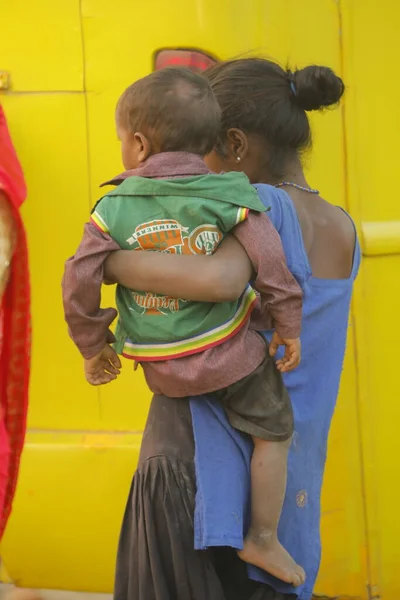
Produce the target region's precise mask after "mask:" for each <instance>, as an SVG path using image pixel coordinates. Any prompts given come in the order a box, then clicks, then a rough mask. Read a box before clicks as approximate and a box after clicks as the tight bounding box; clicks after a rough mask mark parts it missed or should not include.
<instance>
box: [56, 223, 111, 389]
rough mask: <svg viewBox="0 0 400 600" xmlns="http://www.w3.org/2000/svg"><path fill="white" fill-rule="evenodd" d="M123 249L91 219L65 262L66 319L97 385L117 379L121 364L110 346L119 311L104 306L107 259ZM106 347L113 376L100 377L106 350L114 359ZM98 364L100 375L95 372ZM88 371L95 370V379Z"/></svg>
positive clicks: (63, 284) (63, 286) (73, 338)
mask: <svg viewBox="0 0 400 600" xmlns="http://www.w3.org/2000/svg"><path fill="white" fill-rule="evenodd" d="M119 249H120V247H119V245H118V244H117V243H116V242H115V241H114V240H113V239H112V238H111V237H110V236H109V235H108V234H104V233H102V232H101V231H98V230H97V229H96V228H95V227H94V225H93V224H92V223H87V224H86V225H85V229H84V234H83V238H82V241H81V243H80V245H79V248H78V250H77V251H76V253H75V255H74V256H72V257H71V258H70V259H69V260H67V262H66V264H65V271H64V277H63V282H62V291H63V303H64V313H65V320H66V321H67V324H68V330H69V334H70V336H71V338H72V340H73V341H74V343H75V345H76V346H77V347H78V349H79V351H80V352H81V354H82V356H83V357H84V359H85V360H87V361H88V363H87V364H85V372H86V375H87V379H88V381H89V382H90V383H93V384H94V385H98V384H99V383H107V381H106V379H107V380H108V381H109V380H111V379H115V376H116V374H117V373H116V368H115V367H116V365H118V364H119V367H117V369H118V368H120V362H119V359H118V357H117V355H116V354H115V352H114V350H112V348H110V346H108V344H109V343H110V342H113V341H114V336H113V334H112V333H111V331H110V330H109V327H110V325H111V323H112V321H113V320H114V319H115V317H116V316H117V311H116V310H115V309H114V308H106V309H102V308H100V301H101V285H102V282H103V270H104V261H105V259H106V258H107V256H108V255H109V253H110V252H113V251H115V250H119ZM106 348H109V350H111V351H112V353H113V355H115V356H113V358H114V360H112V362H113V364H114V367H112V365H110V371H111V373H108V375H110V376H111V377H108V376H105V377H104V380H102V381H98V372H99V369H102V371H103V372H104V368H102V365H103V363H104V353H106V354H107V357H106V358H105V360H106V361H107V362H108V361H110V360H111V356H109V354H110V352H109V350H106ZM94 368H96V373H97V375H96V374H94V373H93V369H94ZM88 373H92V375H91V377H92V380H90V377H88ZM112 375H114V376H112ZM95 379H96V382H95V381H94V380H95Z"/></svg>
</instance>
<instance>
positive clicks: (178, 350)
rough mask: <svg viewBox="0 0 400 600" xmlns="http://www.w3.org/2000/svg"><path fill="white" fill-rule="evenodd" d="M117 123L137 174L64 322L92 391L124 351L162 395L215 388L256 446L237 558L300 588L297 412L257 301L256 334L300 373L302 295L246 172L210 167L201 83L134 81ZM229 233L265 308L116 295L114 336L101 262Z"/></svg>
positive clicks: (90, 239) (91, 235) (102, 205)
mask: <svg viewBox="0 0 400 600" xmlns="http://www.w3.org/2000/svg"><path fill="white" fill-rule="evenodd" d="M116 126H117V133H118V136H119V139H120V140H121V147H122V159H123V163H124V166H125V169H127V171H126V172H125V173H123V174H122V175H120V176H118V177H116V178H115V179H114V180H112V181H111V182H109V183H113V184H116V185H117V186H118V187H116V189H114V190H113V191H111V192H109V193H108V194H106V195H105V196H104V197H103V198H102V199H101V200H100V201H99V202H98V203H97V205H96V206H95V208H94V210H93V212H92V217H91V222H90V223H87V224H86V226H85V232H84V237H83V240H82V242H81V244H80V246H79V248H78V250H77V252H76V254H75V255H74V256H73V257H72V258H71V259H69V260H68V261H67V263H66V268H65V274H64V280H63V298H64V308H65V317H66V321H67V323H68V326H69V332H70V335H71V337H72V339H73V340H74V342H75V344H76V345H77V347H78V348H79V350H80V351H81V353H82V355H83V357H84V359H85V373H86V378H87V380H88V381H89V383H91V384H93V385H100V384H103V383H107V382H109V381H111V380H112V379H115V378H116V376H117V375H118V374H119V369H120V368H121V363H120V360H119V358H118V356H117V353H118V354H122V355H123V356H125V357H127V358H130V359H133V360H134V361H136V363H140V364H141V366H142V368H143V370H144V374H145V377H146V380H147V383H148V385H149V387H150V388H151V390H152V391H153V392H154V393H163V394H165V395H167V396H170V397H185V396H194V395H200V394H205V393H211V392H213V393H214V395H216V396H217V397H218V398H219V400H220V401H221V402H222V404H223V405H224V407H225V409H226V411H227V414H228V416H229V419H230V422H231V424H232V425H233V427H236V428H237V429H239V430H241V431H243V432H245V433H247V434H249V435H251V436H252V439H253V441H254V454H253V459H252V465H251V476H252V499H251V526H250V530H249V533H248V535H247V536H246V539H245V542H244V549H243V551H241V552H240V553H239V555H240V556H241V558H242V559H243V560H245V561H247V562H250V563H252V564H255V565H256V566H259V567H261V568H262V569H264V570H266V571H268V572H270V573H271V574H272V575H274V576H276V577H278V578H280V579H282V580H283V581H286V582H289V583H292V584H293V585H295V586H297V585H300V584H302V583H303V582H304V579H305V574H304V571H303V569H302V568H301V567H299V566H298V565H297V564H296V563H295V561H294V560H293V559H292V557H291V556H290V555H289V554H288V553H287V552H286V550H285V549H284V548H283V547H282V546H281V545H280V543H279V541H278V538H277V526H278V521H279V517H280V513H281V509H282V504H283V498H284V493H285V487H286V460H287V452H288V447H289V444H290V439H291V436H292V433H293V414H292V408H291V404H290V399H289V397H288V394H287V391H286V389H285V387H284V385H283V383H282V378H281V375H280V373H279V371H278V369H277V368H276V366H275V363H274V361H273V360H272V358H271V357H270V355H269V352H268V349H267V346H266V343H265V341H264V339H263V338H262V337H261V335H259V334H258V333H257V332H256V331H254V329H250V327H249V317H250V314H251V312H252V309H253V308H254V307H255V305H256V303H257V302H258V307H257V308H258V310H259V311H260V315H259V316H260V317H261V318H260V319H259V321H260V329H265V328H267V327H270V326H271V321H272V325H273V326H274V328H275V334H274V345H275V346H276V345H279V344H285V345H286V354H285V356H286V358H285V359H283V360H282V361H278V363H277V364H278V367H279V369H280V370H282V371H287V370H290V369H292V368H294V367H295V366H297V364H298V362H299V360H300V342H299V339H298V337H299V334H300V326H301V310H302V303H301V298H302V294H301V290H300V288H299V287H298V285H297V283H296V281H295V280H294V278H293V277H292V275H291V274H290V272H289V271H288V269H287V267H286V263H285V257H284V254H283V249H282V246H281V244H280V240H279V236H278V234H277V233H276V231H275V230H274V228H273V227H272V224H271V223H270V221H269V219H268V218H267V216H266V215H265V213H264V211H265V207H264V206H263V204H262V203H261V201H260V200H259V198H258V196H257V193H256V191H255V189H254V188H253V187H252V186H251V185H250V184H249V182H248V179H247V178H246V176H245V175H244V174H243V173H238V172H235V173H225V174H222V175H216V174H214V173H211V172H210V171H209V170H208V169H207V167H206V165H205V163H204V162H203V159H202V157H203V156H206V155H207V154H208V153H209V152H211V150H212V149H213V147H214V145H215V142H216V140H217V135H218V131H219V127H220V109H219V107H218V104H217V101H216V99H215V97H214V95H213V92H212V90H211V88H210V86H209V83H208V82H207V81H206V79H205V78H203V77H201V76H200V75H196V74H194V73H191V72H190V71H189V70H185V69H164V70H161V71H158V72H156V73H153V74H152V75H149V76H148V77H145V78H144V79H141V80H139V81H137V82H136V83H134V84H133V85H131V86H130V87H129V88H128V89H127V90H126V91H125V92H124V94H123V95H122V97H121V98H120V100H119V102H118V105H117V109H116ZM256 220H258V221H259V220H263V225H265V227H264V230H265V236H264V238H263V239H262V240H260V241H259V242H257V244H254V239H253V237H252V226H253V225H252V224H254V223H255V221H256ZM231 231H232V232H233V234H234V235H235V236H237V237H238V239H239V240H240V241H241V243H242V244H243V246H244V247H245V249H246V251H247V252H248V254H249V257H250V259H251V260H252V263H253V265H254V271H255V288H256V289H257V291H258V292H259V296H260V298H259V300H258V299H257V296H256V293H255V292H254V290H253V288H252V287H251V286H250V285H249V286H247V288H246V290H245V291H244V292H243V295H242V296H241V298H240V299H239V300H238V301H235V302H225V303H220V304H212V303H200V302H190V301H186V300H184V299H176V298H170V297H165V296H160V295H157V294H153V293H150V292H149V291H144V292H140V291H133V290H129V289H126V288H123V287H121V286H118V287H117V293H116V299H117V307H118V313H119V321H118V324H117V328H116V333H115V337H116V340H115V338H114V337H113V335H112V334H111V332H110V331H109V329H108V328H109V326H110V324H111V322H112V321H113V319H114V318H115V316H116V314H117V313H116V311H115V310H114V309H112V308H108V309H105V310H103V309H100V295H101V285H102V282H103V265H104V261H105V259H106V258H107V256H108V254H109V253H110V252H111V251H113V250H117V249H119V248H123V249H133V250H138V251H139V250H144V251H151V252H170V253H187V254H190V253H194V254H198V253H203V254H212V253H213V252H214V251H215V250H216V248H217V247H218V245H219V243H220V242H221V240H222V239H223V237H224V236H225V235H226V234H227V233H228V232H231ZM113 341H115V349H116V352H115V351H114V349H113V348H112V347H111V346H110V345H109V344H110V342H113ZM271 353H273V352H271Z"/></svg>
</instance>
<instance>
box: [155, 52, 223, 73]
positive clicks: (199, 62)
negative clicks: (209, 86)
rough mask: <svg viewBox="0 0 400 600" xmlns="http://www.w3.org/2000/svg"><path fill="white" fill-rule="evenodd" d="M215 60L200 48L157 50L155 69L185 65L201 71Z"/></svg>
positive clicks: (214, 62) (213, 63)
mask: <svg viewBox="0 0 400 600" xmlns="http://www.w3.org/2000/svg"><path fill="white" fill-rule="evenodd" d="M216 63H217V61H216V60H215V59H214V58H211V56H208V55H207V54H204V53H203V52H201V51H200V50H179V49H176V50H159V51H158V52H157V54H156V57H155V65H154V66H155V70H156V71H158V70H159V69H164V68H165V67H187V68H189V69H191V70H192V71H195V72H201V71H205V70H206V69H208V67H211V66H212V65H215V64H216Z"/></svg>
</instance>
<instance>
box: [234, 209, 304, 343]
mask: <svg viewBox="0 0 400 600" xmlns="http://www.w3.org/2000/svg"><path fill="white" fill-rule="evenodd" d="M233 234H234V235H235V237H236V238H237V239H238V240H239V242H240V243H241V244H242V246H243V247H244V249H245V250H246V252H247V254H248V256H249V258H250V260H251V262H252V264H253V268H254V270H255V272H256V274H257V275H256V279H255V285H254V287H255V288H256V290H257V291H258V292H259V293H260V297H261V298H260V299H261V302H260V309H261V318H262V328H265V329H268V328H270V324H271V318H272V322H273V326H274V328H275V329H276V331H277V332H278V333H279V335H280V336H282V337H283V338H291V339H293V338H297V337H299V335H300V331H301V315H302V296H303V294H302V291H301V288H300V286H299V285H298V283H297V282H296V280H295V278H294V277H293V275H292V274H291V273H290V271H289V269H288V267H287V264H286V259H285V254H284V251H283V247H282V242H281V239H280V237H279V234H278V232H277V231H276V229H275V227H274V226H273V225H272V222H271V221H270V219H269V218H268V217H267V215H266V214H265V213H256V212H254V211H250V213H249V216H248V218H247V219H246V221H243V223H240V224H239V225H237V226H236V227H235V229H234V230H233Z"/></svg>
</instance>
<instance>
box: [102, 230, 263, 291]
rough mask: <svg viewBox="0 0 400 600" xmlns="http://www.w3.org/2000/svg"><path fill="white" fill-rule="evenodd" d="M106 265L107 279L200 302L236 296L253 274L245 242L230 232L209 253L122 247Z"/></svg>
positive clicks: (130, 286) (141, 289)
mask: <svg viewBox="0 0 400 600" xmlns="http://www.w3.org/2000/svg"><path fill="white" fill-rule="evenodd" d="M104 266H105V277H106V279H107V282H118V283H119V284H121V285H124V286H125V287H127V288H130V289H134V290H139V291H143V292H153V293H157V294H163V295H166V296H170V297H171V298H185V299H186V300H194V301H197V302H231V301H233V300H237V299H238V298H239V297H240V296H241V294H242V293H243V290H244V288H245V287H246V285H247V284H248V282H249V281H250V279H251V277H252V275H253V268H252V265H251V263H250V260H249V258H248V256H247V254H246V252H245V250H244V248H243V246H242V245H241V244H240V242H238V241H237V240H236V239H235V238H234V237H233V236H231V235H228V236H227V237H226V239H225V240H224V241H223V242H222V243H221V245H220V246H219V248H218V249H217V251H216V252H215V254H212V255H210V256H206V255H203V256H201V255H199V256H194V255H183V254H167V253H165V254H163V253H160V252H135V251H133V250H120V251H119V252H113V253H112V254H111V255H110V256H109V258H108V259H107V260H106V263H105V265H104Z"/></svg>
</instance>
